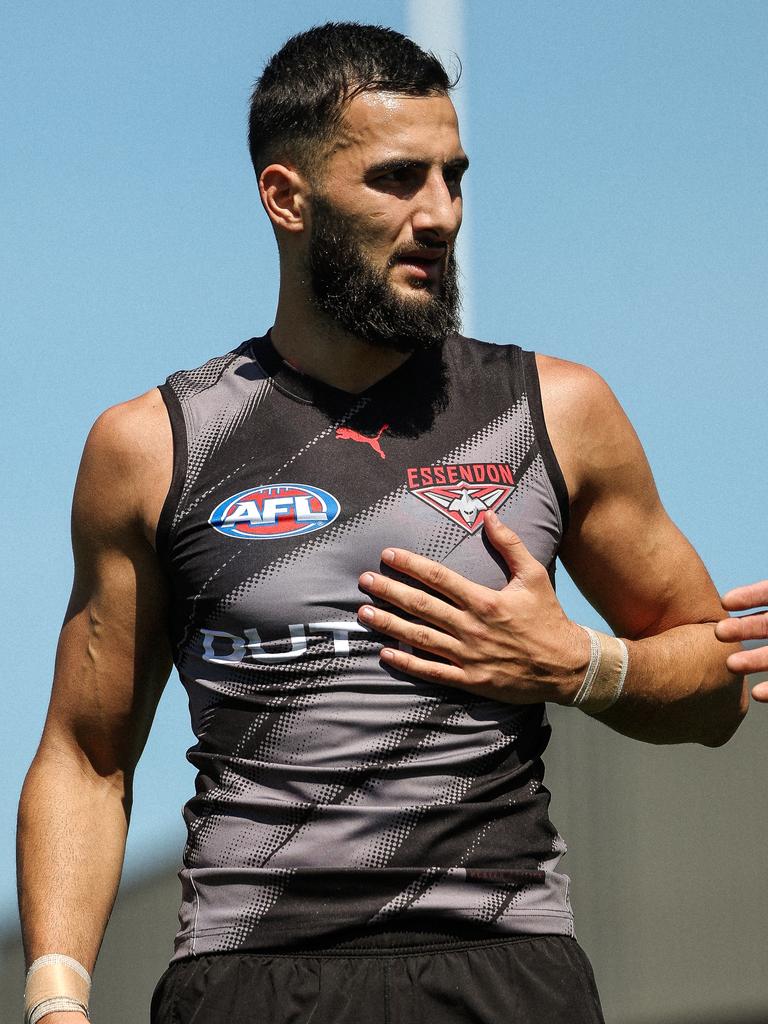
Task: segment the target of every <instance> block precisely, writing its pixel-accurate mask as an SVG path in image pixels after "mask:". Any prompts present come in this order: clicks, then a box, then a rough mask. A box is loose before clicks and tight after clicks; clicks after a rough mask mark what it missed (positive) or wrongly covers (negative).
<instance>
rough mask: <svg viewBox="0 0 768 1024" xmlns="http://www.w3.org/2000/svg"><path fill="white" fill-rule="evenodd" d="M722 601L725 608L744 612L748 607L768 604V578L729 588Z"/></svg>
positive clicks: (730, 610)
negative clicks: (732, 588)
mask: <svg viewBox="0 0 768 1024" xmlns="http://www.w3.org/2000/svg"><path fill="white" fill-rule="evenodd" d="M722 602H723V608H725V609H726V610H727V611H729V612H743V611H746V610H747V608H757V607H758V606H759V605H761V604H768V580H763V581H762V582H761V583H750V584H748V585H747V586H746V587H736V588H735V589H734V590H729V591H728V593H727V594H723V597H722Z"/></svg>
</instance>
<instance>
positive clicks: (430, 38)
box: [406, 0, 473, 334]
mask: <svg viewBox="0 0 768 1024" xmlns="http://www.w3.org/2000/svg"><path fill="white" fill-rule="evenodd" d="M406 32H407V34H408V35H409V36H410V37H411V39H413V40H414V42H416V43H418V44H419V46H421V47H423V48H424V49H425V50H431V51H432V52H433V53H435V54H437V56H438V57H439V58H440V60H442V62H443V64H444V65H445V67H446V69H447V71H448V74H449V76H451V77H452V76H453V74H454V73H455V71H456V70H458V66H459V65H458V62H457V60H456V58H457V57H458V58H460V60H461V62H462V73H461V79H460V81H459V84H458V85H457V86H456V88H455V89H454V91H453V93H452V94H451V98H452V99H453V103H454V106H455V107H456V113H457V114H458V115H459V126H460V128H461V141H462V144H463V146H464V149H465V150H466V151H467V152H469V138H468V135H469V133H468V121H469V119H468V117H467V106H468V104H467V62H466V46H465V32H464V0H406ZM470 174H471V171H470ZM467 185H468V182H467V180H466V179H465V187H464V223H463V225H462V228H461V233H460V234H459V241H458V245H457V246H456V255H457V257H458V261H459V267H460V268H461V282H462V296H463V306H464V316H463V321H464V332H465V333H466V334H472V333H473V316H472V312H473V308H472V275H471V266H470V248H471V246H470V242H471V233H470V230H469V228H470V218H469V217H468V214H469V212H470V209H469V207H470V204H469V203H468V202H467V198H468V197H467Z"/></svg>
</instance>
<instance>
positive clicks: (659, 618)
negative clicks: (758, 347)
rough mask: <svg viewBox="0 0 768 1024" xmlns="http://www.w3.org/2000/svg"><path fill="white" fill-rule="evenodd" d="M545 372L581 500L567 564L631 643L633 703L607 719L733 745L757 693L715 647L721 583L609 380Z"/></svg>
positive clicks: (666, 735)
mask: <svg viewBox="0 0 768 1024" xmlns="http://www.w3.org/2000/svg"><path fill="white" fill-rule="evenodd" d="M539 369H540V374H541V382H542V398H543V402H544V409H545V415H546V418H547V424H548V429H549V432H550V437H551V440H552V443H553V446H554V448H555V451H556V452H557V454H558V457H559V460H560V462H561V466H562V468H563V472H564V474H565V476H566V482H567V484H568V488H569V491H570V493H571V524H570V527H569V530H568V533H567V536H566V538H565V541H564V543H563V546H562V550H561V557H562V560H563V564H564V565H565V566H566V568H567V569H568V572H569V573H570V575H571V576H572V578H573V580H574V582H575V583H576V585H577V586H578V587H579V589H580V590H581V591H582V593H583V594H584V595H585V596H586V597H587V599H588V600H589V601H590V603H591V604H592V605H593V606H594V607H595V608H596V609H597V610H598V611H599V612H600V614H601V615H602V616H603V617H604V618H605V620H606V622H608V623H609V624H610V626H611V628H612V629H613V630H614V631H615V632H616V634H617V635H618V636H620V637H623V638H625V639H626V640H627V641H628V648H629V665H630V668H629V673H628V675H627V681H626V685H625V689H624V694H623V696H622V699H621V701H620V702H619V703H618V704H616V705H615V706H614V707H613V708H611V709H609V710H608V711H606V712H604V713H602V714H601V715H599V716H598V717H599V718H600V719H601V721H604V722H605V723H606V724H607V725H610V726H611V727H612V728H614V729H616V730H618V731H619V732H623V733H625V734H627V735H629V736H634V737H636V738H637V739H643V740H646V741H650V742H655V743H679V742H685V741H695V742H700V743H705V744H707V745H717V744H719V743H723V742H725V741H726V740H727V739H728V738H729V737H730V736H731V735H732V733H733V732H734V730H735V729H736V728H737V726H738V724H739V722H740V721H741V718H742V717H743V715H744V713H745V710H746V695H745V690H744V685H743V681H742V680H741V678H740V677H737V676H734V675H732V674H731V673H730V672H729V671H728V670H727V668H726V666H725V658H724V654H727V653H728V652H727V651H724V650H723V648H722V646H721V645H720V644H719V643H718V642H717V640H716V639H715V635H714V627H715V623H716V622H717V621H718V620H719V619H721V618H722V615H723V613H722V608H721V605H720V601H719V598H718V595H717V591H716V589H715V587H714V584H713V583H712V580H711V579H710V577H709V574H708V573H707V571H706V569H705V567H704V565H703V564H702V562H701V559H700V558H699V557H698V555H697V554H696V552H695V551H694V550H693V548H692V547H691V545H690V544H689V543H688V541H687V540H686V539H685V537H684V536H683V535H682V534H681V533H680V531H679V530H678V528H677V527H676V526H675V524H674V523H673V522H672V521H671V520H670V518H669V516H668V515H667V513H666V511H665V510H664V508H663V506H662V504H661V501H660V499H659V495H658V492H657V490H656V486H655V483H654V481H653V476H652V474H651V470H650V467H649V465H648V461H647V459H646V457H645V453H644V452H643V449H642V446H641V444H640V442H639V440H638V438H637V435H636V434H635V432H634V430H633V429H632V426H631V424H630V423H629V420H628V419H627V417H626V415H625V414H624V411H623V410H622V408H621V406H620V405H619V403H618V402H617V401H616V399H615V397H614V395H613V394H612V392H611V391H610V389H609V388H608V386H607V385H606V384H605V382H604V381H603V380H602V379H601V378H600V377H599V376H598V375H597V374H595V373H593V372H592V371H591V370H588V369H586V368H585V367H580V366H575V365H574V364H570V363H563V362H561V361H560V360H553V359H547V358H546V357H539ZM574 427H576V429H574Z"/></svg>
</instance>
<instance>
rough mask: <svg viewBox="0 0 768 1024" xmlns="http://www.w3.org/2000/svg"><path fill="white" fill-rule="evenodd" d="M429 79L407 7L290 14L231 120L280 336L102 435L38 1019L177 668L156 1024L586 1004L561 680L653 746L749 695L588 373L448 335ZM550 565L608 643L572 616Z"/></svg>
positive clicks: (38, 842)
mask: <svg viewBox="0 0 768 1024" xmlns="http://www.w3.org/2000/svg"><path fill="white" fill-rule="evenodd" d="M449 90H450V83H449V80H448V78H447V76H446V74H445V71H444V69H443V68H442V66H441V65H440V64H439V63H438V62H437V61H436V60H435V59H434V58H433V57H432V56H431V55H429V54H426V53H424V52H423V51H421V50H420V49H419V48H418V47H416V46H415V45H414V44H413V43H411V42H410V41H409V40H407V39H405V38H404V37H402V36H400V35H399V34H398V33H395V32H392V31H390V30H386V29H380V28H374V27H370V26H359V25H352V24H339V25H334V24H329V25H325V26H322V27H320V28H317V29H313V30H311V31H309V32H307V33H304V34H302V35H300V36H297V37H295V38H293V39H292V40H289V42H288V43H286V45H285V46H284V47H283V48H282V49H281V50H280V51H279V53H277V54H276V55H275V56H274V57H273V58H272V60H271V61H270V62H269V64H268V65H267V68H266V69H265V71H264V73H263V75H262V77H261V79H260V81H259V82H258V84H257V86H256V89H255V91H254V95H253V101H252V107H251V116H250V143H251V155H252V159H253V163H254V167H255V170H256V174H257V177H258V181H259V188H260V194H261V199H262V203H263V205H264V208H265V210H266V212H267V215H268V216H269V218H270V221H271V223H272V226H273V228H274V231H275V235H276V238H277V244H278V252H279V260H280V293H279V300H278V307H277V312H276V316H275V323H274V326H273V328H272V329H271V331H270V332H269V333H268V334H267V335H266V336H264V337H262V338H256V339H252V340H251V341H249V342H246V343H244V344H243V345H241V346H239V347H238V348H237V349H235V350H234V351H233V352H230V353H228V354H227V355H225V356H221V357H217V358H215V359H213V360H211V361H210V362H209V363H207V364H206V365H205V366H203V367H201V368H199V369H197V370H192V371H181V372H179V373H176V374H174V375H172V376H171V377H170V378H169V380H168V382H167V383H166V384H165V385H163V387H162V388H161V389H159V390H153V391H150V392H148V393H147V394H146V395H144V396H142V397H140V398H138V399H135V400H133V401H131V402H128V403H126V404H125V405H122V406H118V407H116V408H114V409H111V410H109V411H108V412H107V413H105V414H104V415H103V416H102V417H101V418H100V419H99V420H98V421H97V423H96V425H95V427H94V428H93V431H92V433H91V436H90V437H89V440H88V442H87V445H86V449H85V453H84V456H83V462H82V466H81V470H80V475H79V479H78V484H77V488H76V494H75V500H74V547H75V556H76V563H77V568H76V575H75V583H74V590H73V595H72V600H71V604H70V609H69V613H68V616H67V620H66V623H65V626H64V630H63V634H62V640H61V645H60V651H59V658H58V664H57V672H56V679H55V683H54V689H53V695H52V699H51V707H50V712H49V716H48V720H47V723H46V727H45V732H44V735H43V739H42V742H41V746H40V749H39V751H38V754H37V756H36V758H35V761H34V763H33V765H32V767H31V769H30V772H29V776H28V778H27V782H26V784H25V789H24V793H23V797H22V804H21V810H20V877H21V881H20V892H21V910H22V916H23V922H24V938H25V947H26V953H27V957H28V961H29V963H30V964H31V965H32V967H31V976H30V980H29V989H30V992H31V994H30V995H29V997H28V1003H29V1005H30V1007H36V1009H34V1010H33V1013H34V1014H38V1015H43V1019H45V1020H46V1022H47V1024H73V1021H76V1020H77V1015H76V1014H77V1009H78V1006H81V1005H83V1003H84V1001H85V999H86V998H87V991H85V990H84V989H83V986H85V987H86V989H87V985H88V981H89V973H90V971H91V969H92V967H93V964H94V962H95V959H96V955H97V952H98V947H99V943H100V940H101V936H102V933H103V930H104V927H105V924H106V920H107V917H108V915H109V911H110V908H111V904H112V901H113V898H114V894H115V890H116V887H117V880H118V876H119V872H120V865H121V862H122V856H123V844H124V839H125V831H126V827H127V820H128V812H129V808H130V789H131V776H132V773H133V769H134V766H135V764H136V761H137V759H138V757H139V754H140V752H141V749H142V747H143V744H144V741H145V738H146V735H147V732H148V729H149V726H150V721H151V718H152V714H153V711H154V708H155V705H156V702H157V700H158V697H159V694H160V691H161V689H162V686H163V685H164V682H165V679H166V677H167V675H168V671H169V668H170V664H171V659H172V658H173V661H174V662H175V664H176V665H177V667H178V670H179V673H180V676H181V678H182V681H183V683H184V685H185V687H186V688H187V690H188V692H189V698H190V709H191V714H192V722H193V728H194V730H195V732H196V735H197V737H198V743H197V744H196V745H195V746H194V747H193V748H192V750H191V751H190V754H189V757H190V759H191V760H192V762H193V763H194V764H195V765H196V766H197V768H198V769H199V775H198V783H197V787H196V788H197V792H196V795H195V797H194V798H193V799H192V800H191V801H190V802H189V804H188V805H187V808H186V812H185V817H186V821H187V825H188V829H189V841H188V844H187V848H186V852H185V858H184V868H183V870H182V872H181V879H182V889H183V894H182V908H181V911H180V924H181V926H180V930H179V933H178V935H177V939H176V952H175V955H174V959H173V961H172V964H171V967H170V968H169V970H168V972H166V974H165V975H164V977H163V979H162V981H161V983H160V985H159V986H158V989H157V992H156V994H155V999H154V1000H153V1020H154V1021H156V1022H161V1021H162V1022H165V1021H171V1020H173V1021H174V1022H176V1024H179V1022H186V1021H192V1020H195V1021H205V1022H206V1024H210V1022H214V1024H215V1022H217V1021H227V1022H236V1021H241V1020H246V1019H248V1020H253V1019H258V1020H264V1021H269V1022H270V1024H277V1022H281V1021H289V1020H290V1021H309V1020H312V1021H313V1022H314V1024H322V1022H325V1021H334V1022H344V1021H355V1022H357V1021H359V1020H360V1019H363V1018H364V1019H370V1020H371V1021H374V1022H378V1021H390V1020H402V1021H433V1020H434V1021H438V1020H439V1021H441V1022H452V1021H456V1022H458V1021H466V1020H483V1021H487V1022H493V1021H501V1020H504V1021H509V1020H514V1021H516V1022H529V1021H530V1022H533V1021H535V1022H537V1024H541V1022H542V1021H547V1024H558V1022H566V1021H567V1022H568V1024H580V1022H595V1021H600V1020H602V1015H601V1012H600V1007H599V1000H598V997H597V993H596V990H595V987H594V982H593V979H592V975H591V970H590V968H589V965H588V963H587V962H586V960H585V958H584V955H583V953H582V952H581V950H580V949H579V947H578V946H577V944H576V942H575V940H574V939H573V923H572V915H571V910H570V904H569V900H568V880H567V879H566V878H565V876H564V875H562V874H561V873H559V872H558V871H557V863H558V860H559V858H560V855H561V854H562V852H563V850H564V845H563V843H562V840H561V839H560V837H559V835H558V834H557V832H556V830H555V828H554V827H553V826H552V824H551V823H550V821H549V818H548V815H547V805H548V801H549V796H548V793H547V791H546V789H544V787H543V785H542V776H543V768H542V764H541V754H542V752H543V750H544V748H545V746H546V744H547V741H548V738H549V727H548V725H547V722H546V717H545V712H544V702H545V701H547V700H550V701H554V702H557V703H560V704H563V705H571V706H574V707H575V708H576V709H578V710H580V711H582V712H585V713H589V714H594V715H597V716H599V717H600V718H601V720H602V721H604V722H605V723H606V725H608V726H610V727H611V728H613V729H616V730H618V731H620V732H622V733H625V734H626V735H628V736H633V737H636V738H638V739H643V740H647V741H649V742H654V743H672V742H688V741H693V742H700V743H705V744H708V745H717V744H720V743H723V742H725V741H726V740H727V739H728V738H729V736H730V735H731V734H732V732H733V731H734V729H735V728H736V727H737V725H738V723H739V721H740V720H741V717H742V716H743V714H744V711H745V699H744V692H743V685H742V682H741V680H740V679H738V678H736V677H734V676H731V675H730V674H729V673H727V672H726V671H725V670H724V668H723V656H722V653H721V651H722V648H721V646H720V645H719V643H718V641H717V640H716V639H715V636H714V623H715V622H716V621H717V620H718V619H719V618H720V617H721V614H722V612H721V608H720V603H719V600H718V597H717V594H716V592H715V590H714V588H713V586H712V583H711V581H710V580H709V577H708V576H707V573H706V571H705V569H704V567H703V566H702V564H701V562H700V561H699V559H698V557H697V556H696V554H695V553H694V552H693V550H692V549H691V547H690V546H689V545H688V543H687V542H686V541H685V539H684V538H683V537H682V536H681V534H680V533H679V532H678V531H677V529H676V528H675V527H674V525H673V524H672V523H671V522H670V521H669V519H668V518H667V516H666V514H665V512H664V510H663V509H662V507H661V504H660V502H659V498H658V495H657V494H656V491H655V488H654V485H653V481H652V477H651V474H650V470H649V468H648V465H647V463H646V461H645V458H644V455H643V452H642V449H641V447H640V444H639V442H638V440H637V438H636V436H635V434H634V432H633V431H632V428H631V426H630V425H629V423H628V422H627V420H626V418H625V416H624V414H623V412H622V410H621V408H620V407H619V405H618V403H617V402H616V400H615V398H614V397H613V396H612V394H611V392H610V391H609V389H608V387H607V386H606V385H605V383H604V382H603V381H602V380H601V379H600V378H599V377H598V376H597V375H596V374H594V373H593V372H592V371H590V370H587V369H586V368H584V367H580V366H575V365H573V364H569V363H565V362H563V361H560V360H557V359H553V358H550V357H544V356H534V355H533V354H532V353H523V352H521V351H520V349H518V348H517V347H515V346H504V347H502V346H493V345H487V344H483V343H480V342H474V341H470V340H468V339H463V338H461V337H459V336H458V335H457V334H456V325H457V310H458V289H457V284H456V266H455V259H454V246H455V240H456V236H457V233H458V230H459V227H460V223H461V212H462V207H461V178H462V175H463V173H464V171H465V170H466V167H467V164H468V161H467V157H466V154H465V153H464V150H463V149H462V146H461V142H460V138H459V133H458V126H457V122H456V115H455V112H454V109H453V106H452V104H451V101H450V99H449ZM106 494H108V495H109V496H110V501H108V502H104V501H101V500H99V499H100V498H101V497H103V496H104V495H106ZM97 509H98V513H97V511H96V510H97ZM390 545H393V546H390ZM558 554H559V556H560V557H561V558H562V560H563V562H564V564H565V565H566V566H567V568H568V570H569V572H570V573H571V574H572V576H573V577H574V579H575V580H576V582H577V583H578V585H579V586H580V587H581V589H582V590H583V592H584V593H585V594H586V595H587V596H588V598H589V599H590V600H591V601H592V603H593V604H594V605H595V607H596V608H598V609H599V610H600V612H601V613H602V614H603V615H604V617H605V618H606V620H607V621H608V622H609V623H610V624H611V627H612V628H613V629H615V631H616V633H617V635H618V636H619V637H620V638H621V639H615V638H613V637H608V636H603V635H600V634H597V633H595V632H593V631H588V630H586V629H584V628H582V627H580V626H579V625H577V624H576V623H573V622H571V621H570V620H569V619H568V618H567V616H566V615H565V613H564V612H563V610H562V608H561V607H560V605H559V603H558V601H557V599H556V597H555V593H554V589H553V586H552V581H553V578H554V562H555V557H556V555H558ZM361 591H362V594H363V597H362V598H361ZM578 710H575V711H574V713H578ZM46 957H51V958H52V959H45V958H46ZM51 971H58V974H57V975H55V976H54V975H53V974H51V973H50V972H51ZM41 979H44V981H45V984H43V982H42V981H41ZM65 989H66V991H65ZM46 999H47V1000H48V1002H46ZM56 1000H63V1001H64V1003H65V1005H66V1006H67V1007H68V1009H69V1010H70V1011H74V1016H73V1012H68V1013H67V1015H66V1019H65V1018H64V1015H63V1014H60V1013H58V1012H48V1013H47V1016H45V1015H44V1014H45V1013H46V1011H48V1010H54V1008H56V1009H57V1010H58V1009H60V1008H62V1003H61V1002H57V1001H56ZM66 1000H69V1003H66Z"/></svg>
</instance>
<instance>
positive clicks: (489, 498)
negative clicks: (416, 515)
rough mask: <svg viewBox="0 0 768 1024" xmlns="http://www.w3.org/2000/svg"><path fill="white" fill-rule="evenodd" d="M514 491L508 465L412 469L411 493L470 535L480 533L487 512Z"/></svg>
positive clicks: (472, 464) (410, 471) (444, 466)
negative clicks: (478, 531)
mask: <svg viewBox="0 0 768 1024" xmlns="http://www.w3.org/2000/svg"><path fill="white" fill-rule="evenodd" d="M514 488H515V481H514V478H513V476H512V470H511V469H510V467H509V466H507V465H505V464H504V463H498V462H474V463H469V464H466V465H454V464H449V465H443V466H413V467H411V468H410V469H409V470H408V489H409V490H410V492H411V494H413V495H414V497H416V498H419V499H420V500H421V501H423V502H425V504H427V505H429V506H430V507H431V508H433V509H435V511H436V512H439V513H440V514H441V515H444V516H445V517H446V518H447V519H450V520H451V521H452V522H454V523H456V525H457V526H460V527H462V529H464V530H466V531H467V533H475V532H476V531H477V530H479V529H480V527H481V526H482V525H483V520H484V519H485V513H486V512H489V511H494V512H495V511H496V509H497V508H498V507H499V506H500V505H502V504H503V503H504V502H505V501H506V500H507V498H508V497H509V496H510V494H511V493H512V491H513V490H514Z"/></svg>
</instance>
